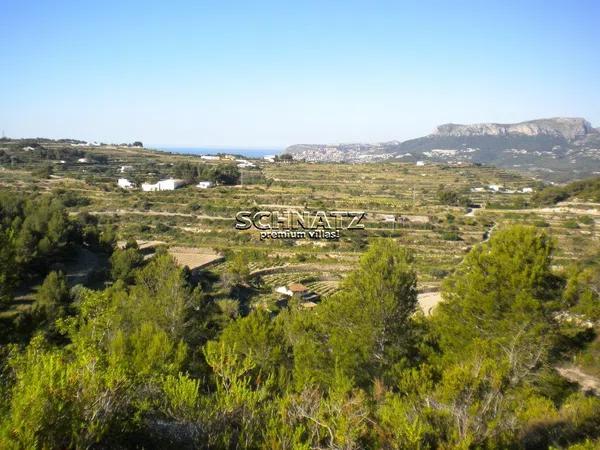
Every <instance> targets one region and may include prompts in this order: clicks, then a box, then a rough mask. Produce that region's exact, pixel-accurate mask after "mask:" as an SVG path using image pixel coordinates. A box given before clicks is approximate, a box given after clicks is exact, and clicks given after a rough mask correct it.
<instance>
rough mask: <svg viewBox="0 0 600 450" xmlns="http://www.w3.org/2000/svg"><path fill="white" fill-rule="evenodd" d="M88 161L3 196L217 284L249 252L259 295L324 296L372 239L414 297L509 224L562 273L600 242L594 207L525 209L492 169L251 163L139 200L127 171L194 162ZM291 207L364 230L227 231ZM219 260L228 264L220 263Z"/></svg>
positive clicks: (135, 174) (124, 153) (20, 183)
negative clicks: (347, 217) (529, 233)
mask: <svg viewBox="0 0 600 450" xmlns="http://www.w3.org/2000/svg"><path fill="white" fill-rule="evenodd" d="M95 151H98V152H100V153H101V154H102V155H104V156H105V157H106V160H105V161H104V162H103V163H102V164H93V165H92V164H88V165H85V164H84V165H67V167H56V168H55V170H54V174H53V175H52V177H51V178H50V179H35V178H32V177H31V174H30V172H29V171H28V169H31V168H29V167H25V168H11V169H7V168H5V169H4V170H2V171H1V172H0V186H2V188H4V189H13V188H17V189H19V190H21V191H24V192H34V191H57V190H60V191H67V192H70V193H72V195H73V196H76V197H77V198H84V199H85V201H82V202H79V203H77V202H75V203H76V204H74V205H72V206H70V207H69V212H70V214H71V215H72V216H79V215H90V216H93V217H95V218H97V220H98V222H99V223H100V224H101V225H108V226H112V227H114V229H115V230H116V233H117V235H118V238H119V239H122V240H124V241H125V240H128V239H136V240H138V241H159V242H161V243H164V245H166V246H167V247H169V248H171V253H172V254H173V255H174V256H175V258H176V259H177V260H178V262H179V263H180V264H182V265H187V266H189V267H190V268H198V267H204V266H205V265H206V264H210V265H211V268H210V270H211V271H212V272H214V273H216V274H222V273H224V272H227V271H228V270H230V269H231V267H230V258H229V257H228V256H232V255H235V254H238V253H246V254H248V255H250V257H249V258H248V262H247V264H248V270H249V272H250V275H251V277H253V278H255V279H258V278H260V280H261V281H262V283H263V286H264V287H265V289H267V290H268V289H272V288H273V287H275V286H277V285H281V284H285V283H289V282H302V283H304V284H306V285H307V286H308V287H310V288H311V289H313V290H314V291H316V292H318V293H319V294H321V295H323V296H327V295H331V294H332V293H333V292H335V291H336V289H337V288H338V285H339V281H340V280H342V279H343V277H344V275H345V273H347V272H348V271H349V270H352V268H353V267H355V266H356V264H357V261H358V259H359V257H360V255H361V254H362V253H363V252H364V250H365V249H366V247H367V246H368V244H369V242H371V241H372V240H373V239H376V238H380V237H383V238H387V239H393V240H395V241H397V242H399V243H400V244H402V245H403V246H405V247H407V248H410V249H411V250H412V251H413V253H414V255H415V267H416V270H417V272H418V277H419V290H420V292H422V293H424V292H431V291H435V290H437V289H439V286H440V284H441V281H442V280H443V279H444V278H445V277H446V276H447V275H448V274H449V273H451V272H452V271H453V270H454V269H455V268H456V267H457V265H459V264H460V262H461V261H462V259H463V257H464V255H465V254H466V253H467V252H468V251H469V250H470V249H471V248H472V247H473V246H474V245H477V244H478V243H480V242H481V241H483V240H484V239H486V238H487V236H488V235H489V232H490V230H493V229H499V228H501V227H503V226H506V225H510V224H514V223H523V224H529V225H535V226H537V227H540V228H544V229H545V230H547V231H548V232H549V233H550V234H551V236H552V237H553V238H554V240H555V243H556V259H555V261H556V263H557V265H559V266H566V265H568V264H569V262H570V261H572V260H573V259H575V258H577V257H581V256H582V255H586V254H588V253H590V252H591V251H592V249H593V248H594V246H597V244H598V225H599V224H600V213H599V210H600V206H599V205H597V204H589V203H582V204H566V205H559V206H558V207H555V208H532V207H531V196H532V194H531V192H530V190H533V191H535V190H536V189H538V188H539V186H540V185H539V183H538V182H537V181H536V180H533V179H531V178H526V177H524V176H521V175H518V174H514V173H509V172H507V171H505V170H500V169H496V168H493V167H485V166H475V165H472V166H471V165H464V166H452V167H451V166H445V165H436V164H431V165H425V166H415V165H414V164H408V163H395V162H394V163H391V162H387V163H370V164H311V163H300V162H295V163H289V164H286V163H275V164H270V163H264V162H261V161H256V164H257V165H258V166H259V168H258V169H253V170H245V169H243V179H245V180H247V181H246V184H244V185H241V186H239V185H238V186H218V187H215V188H211V189H197V188H195V187H194V186H193V185H189V186H186V187H183V188H181V189H177V190H175V191H161V192H142V191H140V190H124V189H121V188H118V187H117V186H116V179H117V177H119V176H121V175H120V169H121V168H122V167H123V166H126V167H129V169H128V171H127V176H128V177H129V178H132V179H136V180H143V179H145V178H146V177H149V176H150V175H148V174H150V173H165V174H169V173H171V171H172V167H173V165H174V164H177V163H179V162H190V163H192V164H195V163H199V159H198V158H197V157H193V156H186V155H171V154H167V153H159V152H151V151H145V150H143V151H142V150H134V149H121V148H110V147H103V148H98V149H95ZM252 180H254V181H252ZM493 186H495V187H501V189H500V190H496V191H495V190H494V189H492V188H491V187H493ZM526 188H529V189H526ZM524 190H525V192H523V191H524ZM444 192H451V193H452V195H454V196H455V198H456V199H457V201H456V202H447V201H445V200H444V196H443V195H441V194H440V193H444ZM288 209H296V210H307V211H317V210H323V211H365V212H366V219H365V221H364V223H365V229H364V230H358V231H356V230H354V231H352V230H342V232H341V237H340V239H339V240H335V241H327V240H310V239H304V240H297V241H294V240H277V239H271V240H270V239H266V240H261V239H260V234H259V232H258V230H254V229H251V230H247V231H239V230H236V229H235V228H234V223H235V215H236V213H237V212H238V211H257V210H268V211H278V212H281V211H286V210H288ZM219 255H228V256H226V257H225V261H220V257H219ZM280 267H281V268H282V269H281V270H280V269H278V268H280Z"/></svg>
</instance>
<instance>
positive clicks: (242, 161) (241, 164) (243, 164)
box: [235, 159, 256, 169]
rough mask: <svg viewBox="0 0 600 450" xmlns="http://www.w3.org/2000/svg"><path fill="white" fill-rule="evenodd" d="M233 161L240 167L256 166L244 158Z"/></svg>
mask: <svg viewBox="0 0 600 450" xmlns="http://www.w3.org/2000/svg"><path fill="white" fill-rule="evenodd" d="M235 162H236V163H237V166H238V167H239V168H241V169H244V168H246V167H256V165H255V164H254V163H251V162H250V161H247V160H245V159H236V160H235Z"/></svg>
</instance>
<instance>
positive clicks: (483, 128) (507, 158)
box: [284, 117, 600, 179]
mask: <svg viewBox="0 0 600 450" xmlns="http://www.w3.org/2000/svg"><path fill="white" fill-rule="evenodd" d="M284 152H285V153H288V154H291V155H292V156H293V157H294V159H304V160H307V161H320V162H377V161H384V160H397V161H412V162H415V161H424V162H427V161H430V162H439V163H451V164H464V163H480V164H490V165H495V166H498V167H503V168H515V169H517V170H520V171H534V172H538V173H546V174H553V173H555V172H556V173H559V174H561V176H562V177H563V178H566V179H570V178H578V177H583V176H587V175H592V174H597V173H600V130H599V129H597V128H594V127H593V126H592V124H591V123H590V122H589V121H588V120H586V119H584V118H581V117H554V118H547V119H535V120H529V121H524V122H518V123H514V124H503V123H492V122H489V123H477V124H466V125H465V124H455V123H446V124H442V125H439V126H438V127H436V129H435V130H434V132H433V133H431V134H429V135H426V136H423V137H419V138H415V139H409V140H406V141H389V142H380V143H374V144H369V143H349V144H297V145H292V146H289V147H287V148H286V149H285V150H284ZM564 175H566V177H565V176H564Z"/></svg>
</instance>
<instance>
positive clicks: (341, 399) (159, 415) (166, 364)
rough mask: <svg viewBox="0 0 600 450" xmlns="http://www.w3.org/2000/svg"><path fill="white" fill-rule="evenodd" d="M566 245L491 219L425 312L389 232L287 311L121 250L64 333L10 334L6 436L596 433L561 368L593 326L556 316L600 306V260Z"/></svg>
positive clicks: (558, 436)
mask: <svg viewBox="0 0 600 450" xmlns="http://www.w3.org/2000/svg"><path fill="white" fill-rule="evenodd" d="M552 250H553V245H552V241H551V240H550V239H549V238H548V236H547V235H546V234H545V233H544V232H542V231H539V230H538V229H535V228H525V227H514V228H510V229H506V230H503V231H498V232H496V233H494V235H493V236H492V238H491V239H490V240H489V241H488V242H486V243H484V244H482V245H481V246H478V247H475V248H474V249H473V250H472V251H471V253H469V255H468V256H467V257H466V259H465V261H464V262H463V263H462V264H461V266H460V267H458V268H457V270H456V272H455V273H454V274H453V275H451V276H450V277H449V278H448V279H447V281H446V282H445V285H444V297H445V303H443V304H441V306H440V307H439V308H438V310H437V311H436V313H435V314H434V316H433V317H432V318H431V319H428V318H425V317H423V316H422V315H421V314H420V313H418V312H417V293H416V274H415V271H414V269H413V268H412V265H413V256H412V255H411V253H410V252H409V251H407V250H406V249H404V248H401V247H399V246H398V245H397V244H396V243H394V242H393V241H392V240H390V239H388V240H381V241H375V242H373V243H372V244H371V246H370V247H369V249H368V251H367V252H366V253H365V254H364V255H363V257H362V258H361V261H360V264H359V266H358V267H357V268H356V270H355V271H354V272H353V273H352V274H351V275H350V276H349V277H348V278H347V279H346V280H345V281H344V284H343V286H342V287H343V289H342V290H341V292H339V293H338V294H336V295H334V296H333V297H330V298H328V299H325V300H324V301H323V302H322V303H321V304H320V305H319V306H317V307H316V308H315V309H314V310H312V311H304V310H300V309H294V308H292V309H290V310H287V311H284V312H282V313H280V314H279V315H277V316H275V317H272V316H271V315H270V314H269V313H267V312H264V311H254V312H252V313H250V314H249V315H247V316H245V317H241V318H237V319H230V318H229V317H224V316H223V312H222V310H221V309H220V308H219V305H217V304H216V303H214V302H213V301H212V300H211V299H210V298H208V297H207V295H206V294H205V293H203V292H202V291H201V290H200V289H199V288H194V287H193V286H190V284H189V282H188V281H187V277H186V274H185V272H184V271H182V270H180V269H178V268H177V267H176V266H175V263H174V261H173V260H172V259H171V257H170V256H168V255H167V254H159V255H158V256H157V257H155V258H154V259H153V260H152V261H151V262H150V263H149V264H148V265H146V266H145V267H137V265H138V263H139V261H137V260H136V258H135V256H131V255H129V256H128V254H125V253H124V254H123V255H120V256H115V266H116V267H118V270H117V269H115V273H114V274H113V275H114V277H115V279H117V280H118V281H116V282H115V284H114V285H113V286H112V287H110V288H108V289H106V290H104V291H91V290H82V291H80V292H78V293H77V296H76V298H75V300H74V303H72V304H71V305H70V308H71V310H70V311H69V312H67V313H66V314H60V315H57V316H56V317H57V319H56V320H55V324H54V327H55V329H56V330H57V332H59V333H61V334H62V335H63V336H64V337H65V341H64V342H61V343H60V345H56V344H52V343H51V342H50V341H48V340H47V339H45V338H43V337H42V335H41V334H40V335H38V336H36V337H34V338H33V339H32V340H31V342H30V343H29V344H28V345H27V346H26V347H25V348H19V347H16V346H14V347H12V348H11V349H10V352H9V354H8V355H7V360H6V367H5V370H4V372H3V373H4V375H3V379H2V386H3V387H2V389H3V392H5V393H6V395H5V396H3V400H4V403H3V404H2V406H1V407H0V411H1V414H2V417H3V418H2V422H1V425H0V442H2V443H3V445H4V447H6V448H90V447H94V446H98V447H100V448H115V447H117V448H118V447H136V446H138V447H139V446H143V447H145V448H178V449H179V448H290V449H292V448H294V449H296V448H306V449H309V448H340V449H353V448H356V449H359V448H397V449H405V448H511V447H513V448H548V447H549V446H550V445H554V446H562V447H567V446H569V445H572V444H575V443H579V446H578V447H573V448H597V446H598V445H599V444H600V441H598V439H600V432H599V430H600V399H598V398H596V397H585V396H583V395H582V394H579V393H577V392H576V390H575V389H574V387H573V386H571V385H569V384H568V383H566V382H564V381H563V380H562V379H561V378H559V377H558V375H557V374H556V372H554V370H553V369H552V366H553V365H554V364H555V362H556V360H557V359H558V358H562V357H564V354H565V353H567V352H570V351H572V350H573V349H574V348H575V347H576V346H578V345H581V343H582V342H584V341H585V340H586V339H589V336H588V337H586V338H582V333H581V332H580V331H578V330H577V329H576V327H575V329H574V328H573V326H572V325H570V326H569V328H568V329H566V328H565V326H564V325H563V324H561V323H560V322H557V321H556V320H555V319H554V317H555V314H556V312H558V311H564V310H567V311H571V312H572V313H573V314H575V313H577V314H580V315H583V316H585V317H589V318H594V319H596V318H597V317H598V314H599V307H598V301H599V300H598V290H597V287H598V286H597V280H598V276H597V274H596V272H595V270H596V269H597V267H595V266H590V265H585V264H584V265H582V266H581V267H577V268H574V269H573V272H572V273H570V274H569V275H568V277H567V279H564V278H560V277H557V276H556V275H554V274H553V273H552V271H551V263H552ZM130 253H131V252H130ZM130 256H131V257H130ZM132 260H135V264H131V261H132ZM136 267H137V268H136ZM55 278H57V279H56V280H54V281H53V282H52V285H53V286H59V287H60V279H59V278H60V277H59V276H56V277H55ZM49 283H50V282H49Z"/></svg>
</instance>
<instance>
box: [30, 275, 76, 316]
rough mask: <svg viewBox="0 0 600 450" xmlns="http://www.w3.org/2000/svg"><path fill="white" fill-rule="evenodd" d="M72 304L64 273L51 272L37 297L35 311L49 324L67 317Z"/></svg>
mask: <svg viewBox="0 0 600 450" xmlns="http://www.w3.org/2000/svg"><path fill="white" fill-rule="evenodd" d="M70 303H71V295H70V293H69V286H68V285H67V280H66V278H65V275H64V274H63V273H62V272H50V273H49V274H48V276H47V277H46V278H45V279H44V282H43V283H42V285H41V286H40V288H39V290H38V292H37V293H36V296H35V306H34V309H35V311H36V313H38V314H41V315H42V316H43V317H44V318H45V319H46V320H47V322H48V323H49V324H51V325H52V324H54V322H55V321H56V320H57V319H60V318H62V317H65V316H66V315H67V313H68V309H69V305H70Z"/></svg>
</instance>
